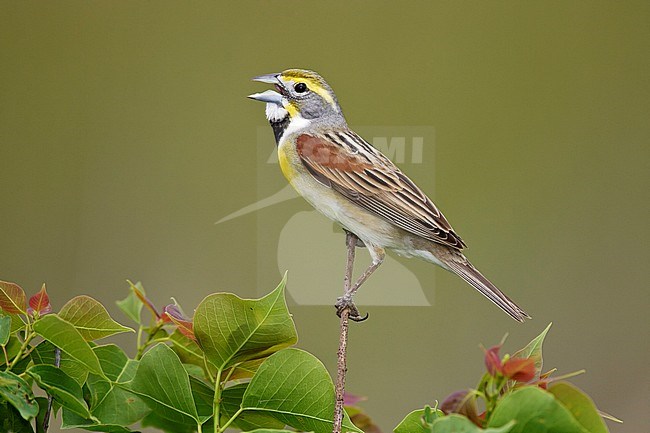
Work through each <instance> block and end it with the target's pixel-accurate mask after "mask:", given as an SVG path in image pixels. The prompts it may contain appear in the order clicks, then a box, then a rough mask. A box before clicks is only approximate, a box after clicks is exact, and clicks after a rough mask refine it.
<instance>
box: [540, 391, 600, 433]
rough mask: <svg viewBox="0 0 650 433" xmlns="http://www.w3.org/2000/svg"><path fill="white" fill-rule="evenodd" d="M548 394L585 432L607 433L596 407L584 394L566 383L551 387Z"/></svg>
mask: <svg viewBox="0 0 650 433" xmlns="http://www.w3.org/2000/svg"><path fill="white" fill-rule="evenodd" d="M548 392H550V393H551V394H553V395H554V396H555V398H556V399H557V400H559V401H560V402H562V404H563V405H564V406H565V407H566V408H567V409H569V411H571V413H572V414H573V416H574V418H575V419H576V420H578V422H579V423H580V424H581V425H582V426H583V427H584V428H585V430H587V431H589V432H591V433H608V430H607V426H606V425H605V422H604V421H603V419H602V417H601V416H600V414H599V413H598V409H596V405H594V402H593V400H592V399H591V398H590V397H589V396H588V395H586V394H585V393H584V392H582V391H581V390H579V389H578V388H576V387H575V386H573V385H571V384H570V383H567V382H559V383H556V384H553V385H551V386H550V387H549V388H548Z"/></svg>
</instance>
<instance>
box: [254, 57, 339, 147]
mask: <svg viewBox="0 0 650 433" xmlns="http://www.w3.org/2000/svg"><path fill="white" fill-rule="evenodd" d="M253 81H260V82H262V83H269V84H273V85H275V91H273V90H267V91H265V92H262V93H254V94H252V95H249V96H248V97H249V98H251V99H255V100H257V101H262V102H266V118H267V119H268V120H269V122H270V123H271V126H272V127H273V131H274V133H275V138H276V141H278V142H279V141H280V138H281V137H282V135H283V134H284V132H285V131H286V130H287V129H289V128H292V129H295V130H299V129H303V128H305V127H307V126H309V125H312V124H313V123H314V122H324V123H330V124H336V125H341V124H343V125H345V119H344V118H343V115H342V114H341V107H339V103H338V101H337V99H336V95H335V94H334V91H333V90H332V88H331V87H330V86H329V84H327V82H326V81H325V80H324V79H323V77H321V76H320V75H318V74H317V73H316V72H313V71H309V70H306V69H287V70H286V71H284V72H280V73H277V74H266V75H260V76H258V77H255V78H253Z"/></svg>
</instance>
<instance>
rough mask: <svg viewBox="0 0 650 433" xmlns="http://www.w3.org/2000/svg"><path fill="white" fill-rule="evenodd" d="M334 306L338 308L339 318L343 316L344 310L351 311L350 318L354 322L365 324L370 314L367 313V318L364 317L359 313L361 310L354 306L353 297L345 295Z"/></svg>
mask: <svg viewBox="0 0 650 433" xmlns="http://www.w3.org/2000/svg"><path fill="white" fill-rule="evenodd" d="M334 306H335V307H336V315H337V316H339V317H341V314H343V310H345V309H347V310H349V314H348V317H349V318H350V320H352V321H354V322H363V321H364V320H366V319H367V318H368V313H366V315H365V316H362V315H361V313H359V309H358V308H357V306H356V305H354V302H353V301H352V296H350V295H343V296H341V297H339V298H337V300H336V304H334Z"/></svg>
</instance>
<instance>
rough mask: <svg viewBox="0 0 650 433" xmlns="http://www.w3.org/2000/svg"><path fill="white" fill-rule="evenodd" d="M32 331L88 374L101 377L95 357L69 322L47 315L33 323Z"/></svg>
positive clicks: (101, 373)
mask: <svg viewBox="0 0 650 433" xmlns="http://www.w3.org/2000/svg"><path fill="white" fill-rule="evenodd" d="M33 326H34V331H36V333H37V334H38V335H40V336H41V337H43V338H44V339H45V340H47V341H49V342H50V343H52V344H54V345H55V346H56V347H58V348H59V349H61V350H62V351H63V352H65V353H67V354H68V355H70V356H71V357H72V358H74V359H76V360H77V361H79V362H80V363H81V364H83V365H84V366H85V367H86V368H87V369H88V370H89V371H90V372H92V373H95V374H97V375H100V376H103V375H104V373H103V372H102V369H101V367H100V365H99V359H97V355H95V352H93V351H92V349H91V348H90V346H89V345H88V343H87V342H86V340H84V338H83V337H82V336H81V334H80V333H79V331H78V330H77V329H76V328H75V327H74V325H72V324H71V323H69V322H66V321H65V320H63V319H61V318H60V317H58V316H57V315H56V314H49V315H47V316H44V317H41V318H40V319H38V320H37V321H36V322H34V325H33Z"/></svg>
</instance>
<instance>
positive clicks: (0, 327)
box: [0, 316, 11, 346]
mask: <svg viewBox="0 0 650 433" xmlns="http://www.w3.org/2000/svg"><path fill="white" fill-rule="evenodd" d="M9 335H11V317H10V316H0V346H6V345H7V343H8V342H9Z"/></svg>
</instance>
